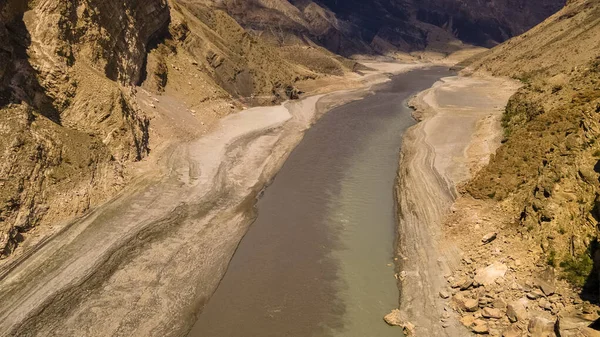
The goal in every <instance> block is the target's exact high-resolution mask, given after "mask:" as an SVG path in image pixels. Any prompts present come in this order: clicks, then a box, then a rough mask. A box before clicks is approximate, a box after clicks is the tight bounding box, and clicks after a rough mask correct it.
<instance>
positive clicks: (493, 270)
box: [475, 262, 508, 286]
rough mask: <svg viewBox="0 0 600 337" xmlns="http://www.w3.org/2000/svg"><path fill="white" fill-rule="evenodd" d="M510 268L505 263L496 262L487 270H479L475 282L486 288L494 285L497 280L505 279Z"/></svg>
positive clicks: (486, 268)
mask: <svg viewBox="0 0 600 337" xmlns="http://www.w3.org/2000/svg"><path fill="white" fill-rule="evenodd" d="M507 270H508V267H507V266H506V265H505V264H504V263H499V262H495V263H493V264H491V265H489V266H487V267H485V268H482V269H479V270H478V271H477V274H476V275H475V282H476V283H478V284H481V285H484V286H487V285H490V284H493V283H494V282H496V279H498V278H500V277H504V275H505V274H506V271H507Z"/></svg>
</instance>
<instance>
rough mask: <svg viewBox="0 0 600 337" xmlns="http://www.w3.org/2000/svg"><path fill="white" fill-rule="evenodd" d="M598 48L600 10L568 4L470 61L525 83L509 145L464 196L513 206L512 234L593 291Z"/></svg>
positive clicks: (599, 161) (508, 115)
mask: <svg viewBox="0 0 600 337" xmlns="http://www.w3.org/2000/svg"><path fill="white" fill-rule="evenodd" d="M598 46H600V4H599V3H598V2H597V1H591V0H579V1H571V2H570V3H569V5H568V6H567V7H566V8H565V9H563V10H562V11H560V12H559V13H557V14H556V15H554V16H552V17H551V18H550V19H548V20H547V21H545V22H544V23H543V24H541V25H539V26H537V27H535V28H534V29H532V30H531V31H529V32H527V33H526V34H523V35H522V36H519V37H517V38H514V39H512V40H510V41H508V42H506V43H505V44H503V45H501V46H499V47H498V48H495V49H494V50H492V51H490V52H489V53H487V54H486V55H484V56H483V57H481V58H478V59H476V60H472V61H471V65H470V67H471V68H472V69H474V70H476V71H484V72H489V73H492V74H494V75H504V76H511V77H514V78H518V79H520V80H521V81H522V82H523V85H524V86H523V88H522V89H521V90H520V91H519V92H518V93H517V94H516V95H515V96H513V97H512V98H511V100H510V102H509V105H508V106H507V108H506V112H505V114H504V118H503V126H504V129H505V142H504V144H503V146H502V147H501V148H500V149H499V150H498V152H497V154H496V156H494V157H493V158H492V160H491V162H490V165H489V166H488V167H486V168H485V169H484V170H482V171H481V172H480V174H478V175H477V177H476V178H475V179H474V180H473V181H472V182H471V183H470V184H469V185H468V186H467V191H468V192H469V193H471V194H472V195H473V196H475V197H477V198H481V199H496V200H499V201H502V202H503V203H504V204H507V205H511V207H512V209H513V213H512V214H510V215H509V216H510V217H512V219H513V220H511V221H512V222H513V223H514V226H513V228H514V229H516V230H517V231H519V232H520V233H521V234H522V235H523V237H526V238H529V239H530V240H532V241H533V242H534V243H535V244H536V245H540V246H541V247H542V249H543V250H544V253H545V260H546V261H547V263H548V264H550V265H552V266H556V267H559V268H560V270H561V271H562V274H561V276H562V277H565V278H567V279H568V280H570V281H571V282H572V283H573V284H575V285H577V286H583V285H585V284H586V283H587V284H588V285H589V282H588V281H589V279H588V276H589V275H590V273H591V272H592V267H593V264H592V258H593V253H594V252H595V251H596V248H595V247H596V244H595V241H596V240H597V237H598V234H599V233H598V228H599V227H598V224H599V221H600V213H599V208H598V207H599V205H600V204H599V200H600V197H599V195H600V184H599V177H600V144H598V142H597V139H598V137H599V136H600V123H599V120H598V113H600V87H599V85H598V83H600V52H599V51H598V50H599V49H598ZM596 290H597V289H594V291H596Z"/></svg>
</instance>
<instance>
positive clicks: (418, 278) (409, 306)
mask: <svg viewBox="0 0 600 337" xmlns="http://www.w3.org/2000/svg"><path fill="white" fill-rule="evenodd" d="M517 88H518V84H516V83H515V82H513V81H509V80H505V79H497V78H482V77H450V78H445V79H443V80H442V81H440V82H438V83H437V84H436V85H434V86H433V87H432V88H431V89H429V90H426V91H424V92H422V93H420V94H419V95H418V96H417V97H416V98H415V99H413V101H412V102H411V104H412V105H413V106H414V107H415V109H416V113H415V116H416V117H417V118H418V119H419V120H420V121H421V122H420V123H419V124H417V125H416V126H414V127H413V128H412V129H410V130H409V131H408V132H407V133H406V135H405V137H404V142H403V147H402V152H401V159H400V169H399V173H398V181H397V198H398V208H399V209H398V211H399V227H398V233H399V237H398V242H397V254H398V268H399V273H398V276H399V287H400V311H399V312H397V313H398V315H399V316H400V319H402V320H404V321H408V322H410V323H412V324H414V325H415V326H416V328H415V333H416V335H417V336H453V337H455V336H463V335H469V332H468V331H467V330H466V329H465V328H464V327H463V326H462V324H460V323H459V322H458V320H457V319H455V318H456V317H452V316H453V315H454V314H453V313H452V312H451V311H450V310H449V309H447V308H446V302H447V301H446V300H444V299H442V298H441V296H440V292H443V291H445V289H446V288H447V281H446V279H445V277H444V276H447V275H449V274H450V273H451V271H452V270H453V268H456V267H457V266H458V265H459V264H460V258H461V253H460V251H459V249H458V248H457V245H456V244H455V243H454V242H451V241H448V240H445V238H444V237H442V235H441V234H442V228H441V226H442V223H443V221H444V218H445V217H446V215H447V214H448V212H449V210H450V207H451V205H452V203H453V202H454V200H455V198H456V196H457V186H459V185H460V184H461V183H462V182H464V181H466V180H467V179H469V177H471V175H472V174H473V173H474V172H476V170H478V169H479V168H481V166H482V165H484V164H485V163H486V162H487V160H488V158H489V156H490V154H492V153H493V152H494V151H495V149H496V148H497V147H498V146H499V145H500V140H501V132H502V130H501V126H500V118H501V115H502V112H503V109H504V106H505V105H506V102H507V101H508V99H509V98H510V96H511V95H512V94H513V93H514V92H515V91H516V89H517Z"/></svg>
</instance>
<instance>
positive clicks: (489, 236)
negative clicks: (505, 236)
mask: <svg viewBox="0 0 600 337" xmlns="http://www.w3.org/2000/svg"><path fill="white" fill-rule="evenodd" d="M497 235H498V234H497V233H495V232H494V233H488V234H486V235H485V236H484V237H483V238H482V239H481V242H483V243H484V244H487V243H490V242H492V241H494V240H496V237H497Z"/></svg>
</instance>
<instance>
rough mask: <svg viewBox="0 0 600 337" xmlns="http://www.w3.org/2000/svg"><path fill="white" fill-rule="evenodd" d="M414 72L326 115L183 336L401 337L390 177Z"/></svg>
mask: <svg viewBox="0 0 600 337" xmlns="http://www.w3.org/2000/svg"><path fill="white" fill-rule="evenodd" d="M450 74H451V73H450V71H448V70H446V69H444V68H439V67H436V68H431V69H422V70H414V71H411V72H408V73H405V74H401V75H397V76H395V77H394V78H393V80H392V81H391V82H388V83H385V84H381V85H378V86H376V87H375V88H374V93H373V94H372V95H370V96H368V97H366V98H364V99H362V100H360V101H355V102H352V103H349V104H346V105H344V106H342V107H339V108H336V109H334V110H332V111H330V112H328V113H327V114H326V115H325V116H324V117H322V118H321V120H319V122H318V123H317V124H316V125H315V126H314V127H312V128H311V129H310V130H309V131H308V132H307V133H306V136H305V138H304V139H303V140H302V142H301V143H300V144H299V145H298V147H297V148H296V149H295V150H294V151H293V152H292V154H291V156H290V157H289V159H288V160H287V162H286V163H285V165H284V167H283V168H282V170H281V171H280V172H279V174H278V175H277V177H276V178H275V180H274V182H273V184H272V185H271V186H269V187H268V188H267V190H266V191H265V193H264V196H263V197H262V198H261V199H260V201H259V202H258V206H257V207H258V211H259V216H258V218H257V220H256V221H255V223H254V224H253V225H252V226H251V228H250V230H249V231H248V233H247V234H246V236H245V237H244V239H243V240H242V241H241V243H240V245H239V247H238V249H237V251H236V253H235V255H234V257H233V259H232V261H231V263H230V265H229V267H228V270H227V273H226V274H225V277H224V278H223V280H222V281H221V283H220V285H219V287H218V289H217V291H216V292H215V294H214V295H213V296H212V297H211V298H210V300H209V302H208V304H207V305H206V306H205V308H204V310H203V312H202V313H201V314H200V316H199V319H198V321H197V322H196V324H195V326H194V327H193V329H192V330H191V332H190V333H189V337H200V336H202V337H222V336H229V337H235V336H240V337H241V336H265V337H266V336H278V337H279V336H350V337H352V336H357V337H358V336H361V337H364V336H382V337H385V336H398V334H399V333H400V332H399V330H398V329H395V328H392V327H389V326H387V325H386V324H385V323H384V322H383V320H382V317H383V316H384V315H385V314H386V313H388V312H389V311H390V310H391V309H393V308H395V307H397V306H398V289H397V286H396V280H395V279H394V276H393V275H394V267H393V265H394V260H393V259H394V256H393V252H394V239H395V237H396V233H395V227H396V220H395V214H396V211H395V202H394V194H393V191H394V179H395V177H396V172H397V169H398V153H399V150H400V145H401V140H402V135H403V133H404V131H405V130H406V129H407V128H408V127H410V126H411V125H413V124H414V120H413V119H412V117H411V111H410V109H409V108H408V107H407V106H406V100H407V99H408V98H409V97H410V96H411V95H413V94H415V93H417V92H419V91H421V90H424V89H426V88H428V87H430V86H431V85H432V84H433V83H434V82H436V81H437V80H438V79H440V78H441V77H444V76H448V75H450Z"/></svg>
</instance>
